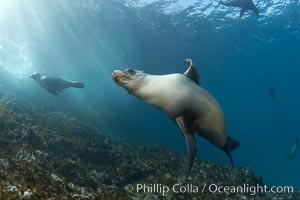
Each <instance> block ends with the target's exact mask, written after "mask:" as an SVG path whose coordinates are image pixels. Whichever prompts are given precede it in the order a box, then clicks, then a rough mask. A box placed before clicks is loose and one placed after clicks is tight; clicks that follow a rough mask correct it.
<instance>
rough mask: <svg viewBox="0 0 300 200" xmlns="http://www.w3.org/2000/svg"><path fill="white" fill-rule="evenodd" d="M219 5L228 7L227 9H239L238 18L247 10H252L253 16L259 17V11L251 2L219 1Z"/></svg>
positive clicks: (236, 0)
mask: <svg viewBox="0 0 300 200" xmlns="http://www.w3.org/2000/svg"><path fill="white" fill-rule="evenodd" d="M219 3H220V4H221V5H224V6H228V7H238V8H241V11H240V17H242V16H243V15H244V13H245V12H246V11H247V10H252V11H253V12H254V13H255V15H256V16H257V17H259V10H258V8H257V7H256V6H255V5H254V3H253V1H252V0H232V1H229V2H225V1H220V2H219Z"/></svg>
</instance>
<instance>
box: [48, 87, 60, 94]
mask: <svg viewBox="0 0 300 200" xmlns="http://www.w3.org/2000/svg"><path fill="white" fill-rule="evenodd" d="M46 90H47V91H48V92H50V93H51V94H53V95H58V92H57V91H56V90H54V89H49V88H46Z"/></svg>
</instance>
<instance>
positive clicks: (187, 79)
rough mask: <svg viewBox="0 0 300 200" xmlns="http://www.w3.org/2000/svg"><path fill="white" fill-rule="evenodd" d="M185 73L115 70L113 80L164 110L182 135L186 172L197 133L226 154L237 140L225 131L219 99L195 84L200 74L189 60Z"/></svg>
mask: <svg viewBox="0 0 300 200" xmlns="http://www.w3.org/2000/svg"><path fill="white" fill-rule="evenodd" d="M186 63H187V64H189V68H188V69H187V70H186V72H185V73H184V74H179V73H175V74H167V75H150V74H146V73H144V72H143V71H138V70H134V69H127V70H125V71H120V70H115V71H114V72H113V73H112V78H113V80H114V81H115V82H116V83H117V84H118V85H120V86H122V87H124V88H125V89H126V90H127V91H128V92H129V93H130V94H132V95H134V96H136V97H138V98H140V99H141V100H143V101H144V102H146V103H148V104H150V105H152V106H154V107H156V108H158V109H159V110H161V111H163V112H164V113H166V114H167V115H168V116H169V117H170V118H171V119H172V120H173V121H174V122H175V123H176V124H177V126H178V127H179V129H180V130H181V132H182V133H183V135H184V138H185V142H186V145H187V152H188V156H189V163H188V173H190V172H191V169H192V165H193V162H194V159H195V157H196V140H195V136H196V133H199V134H200V135H201V136H202V137H204V138H205V139H207V140H209V141H210V142H211V143H213V144H214V145H215V146H217V147H219V148H220V149H222V150H223V151H225V153H226V154H227V155H228V157H229V159H230V162H231V164H233V158H232V156H231V153H230V152H231V151H232V150H234V149H235V148H237V147H238V146H239V143H238V142H237V141H235V140H233V139H231V138H230V137H229V136H228V135H227V133H226V124H225V118H224V114H223V111H222V109H221V107H220V106H219V104H218V102H217V101H216V100H215V99H214V97H213V96H211V95H210V94H209V93H208V92H207V91H206V90H205V89H203V88H202V87H200V86H199V85H198V83H199V75H198V73H197V71H196V69H195V67H194V65H193V63H192V61H191V60H190V59H186Z"/></svg>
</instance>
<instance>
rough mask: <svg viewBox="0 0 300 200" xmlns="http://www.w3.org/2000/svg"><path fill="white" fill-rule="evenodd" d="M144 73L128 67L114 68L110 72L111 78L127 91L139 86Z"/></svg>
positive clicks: (142, 80) (132, 90)
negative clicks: (121, 69) (122, 69)
mask: <svg viewBox="0 0 300 200" xmlns="http://www.w3.org/2000/svg"><path fill="white" fill-rule="evenodd" d="M146 75H147V74H146V73H144V72H143V71H139V70H135V69H130V68H129V69H126V70H124V71H120V70H115V71H114V72H113V73H112V79H113V80H114V81H115V82H116V83H117V84H118V85H120V86H122V87H123V88H125V89H126V90H127V91H128V92H129V93H132V92H134V91H136V90H137V89H139V88H140V87H141V85H142V84H143V82H144V78H145V76H146Z"/></svg>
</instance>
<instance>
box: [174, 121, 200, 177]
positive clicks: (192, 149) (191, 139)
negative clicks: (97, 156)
mask: <svg viewBox="0 0 300 200" xmlns="http://www.w3.org/2000/svg"><path fill="white" fill-rule="evenodd" d="M175 122H176V123H177V126H178V127H179V129H180V130H181V132H182V134H183V136H184V139H185V143H186V148H187V153H188V156H189V162H188V174H190V173H191V170H192V166H193V163H194V160H195V157H196V151H197V145H196V139H195V134H194V133H190V132H189V131H188V128H187V127H186V125H185V122H184V118H183V117H182V116H181V117H177V118H176V119H175Z"/></svg>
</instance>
